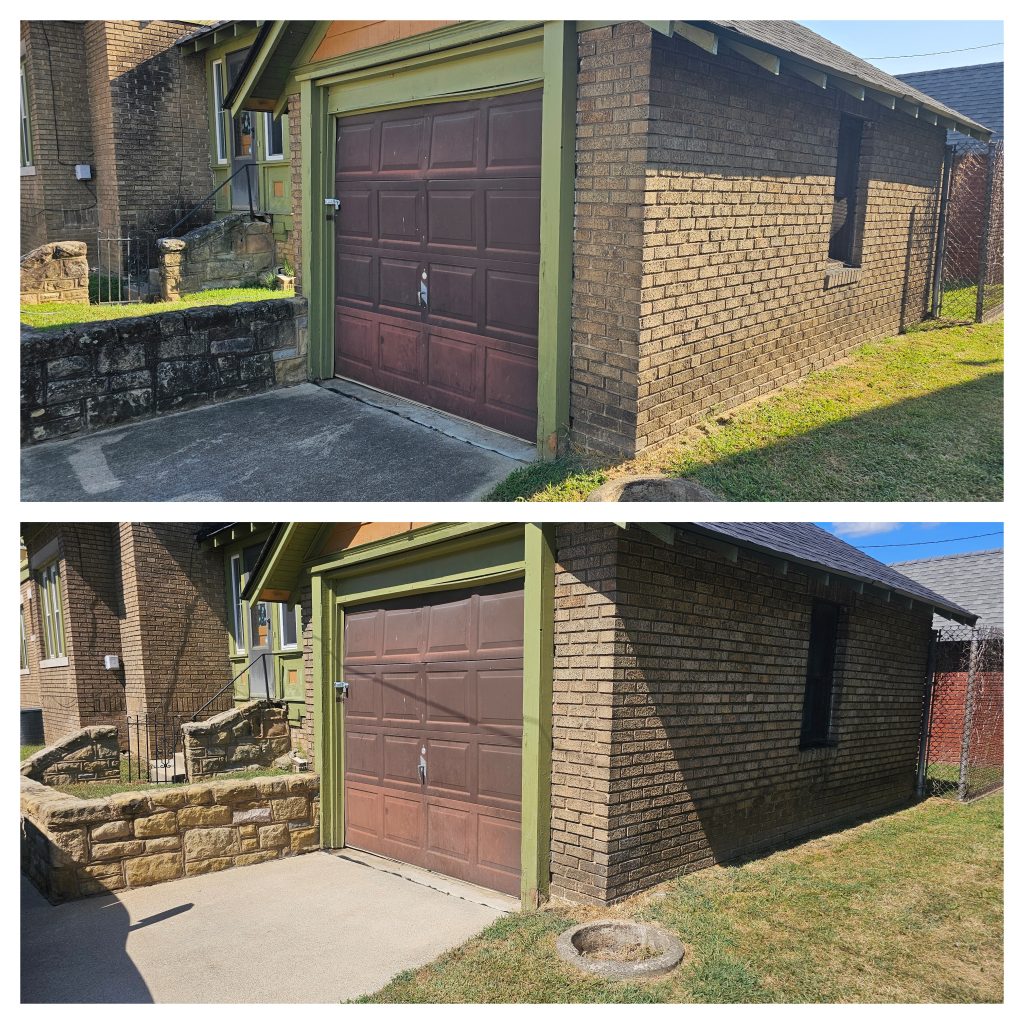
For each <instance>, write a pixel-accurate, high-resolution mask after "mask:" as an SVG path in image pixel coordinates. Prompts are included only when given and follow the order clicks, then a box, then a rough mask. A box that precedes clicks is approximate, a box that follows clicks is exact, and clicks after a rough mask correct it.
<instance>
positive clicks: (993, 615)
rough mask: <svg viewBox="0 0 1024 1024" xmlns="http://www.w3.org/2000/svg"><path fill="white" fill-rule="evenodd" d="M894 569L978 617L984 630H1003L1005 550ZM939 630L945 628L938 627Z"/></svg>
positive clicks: (901, 564)
mask: <svg viewBox="0 0 1024 1024" xmlns="http://www.w3.org/2000/svg"><path fill="white" fill-rule="evenodd" d="M892 567H893V568H894V569H897V570H899V572H901V573H902V574H903V575H904V576H909V577H910V578H911V579H912V580H917V582H918V583H921V584H923V585H924V586H926V587H930V588H931V589H932V590H938V591H940V592H941V593H943V594H945V595H946V596H947V597H949V598H950V599H951V600H953V601H956V602H957V603H958V604H962V605H966V606H967V607H968V608H970V609H971V610H972V611H973V612H975V613H976V614H977V616H978V625H979V626H981V627H982V628H985V629H1000V630H1001V629H1002V628H1003V550H1002V548H996V549H994V550H992V551H969V552H967V553H966V554H962V555H940V556H939V557H938V558H918V559H914V560H913V561H910V562H894V563H893V566H892ZM935 628H936V629H939V628H942V627H940V625H939V624H938V623H936V627H935Z"/></svg>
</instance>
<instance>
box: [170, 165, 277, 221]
mask: <svg viewBox="0 0 1024 1024" xmlns="http://www.w3.org/2000/svg"><path fill="white" fill-rule="evenodd" d="M251 170H252V164H242V166H241V167H239V168H238V170H237V171H232V172H231V174H229V175H228V176H227V177H226V178H225V179H224V180H223V181H222V182H221V183H220V184H219V185H218V186H217V187H216V188H215V189H214V190H213V191H212V192H211V193H210V194H209V195H208V196H207V197H206V198H205V199H202V200H200V201H199V202H198V203H196V205H195V206H193V207H192V209H191V210H189V211H188V213H186V214H185V216H184V217H182V218H181V219H180V220H178V221H177V222H175V223H174V224H173V225H172V226H171V227H170V228H168V230H167V234H166V235H165V236H164V237H165V238H173V237H174V232H175V231H177V230H178V228H180V227H181V225H182V224H184V223H185V222H186V221H187V220H188V219H189V217H191V216H192V214H193V213H195V212H196V211H197V210H199V209H201V208H202V207H204V206H205V205H206V204H207V203H208V202H209V201H210V200H211V199H212V198H213V197H214V196H215V195H216V194H217V193H218V192H219V191H220V190H221V189H222V188H227V186H228V185H230V184H231V182H232V181H234V180H235V178H237V177H238V175H240V174H241V173H242V171H245V190H246V193H247V195H248V199H249V218H250V220H256V217H257V214H256V208H255V207H254V206H253V202H252V177H251V174H250V172H251Z"/></svg>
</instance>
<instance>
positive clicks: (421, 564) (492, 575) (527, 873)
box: [312, 523, 554, 907]
mask: <svg viewBox="0 0 1024 1024" xmlns="http://www.w3.org/2000/svg"><path fill="white" fill-rule="evenodd" d="M473 525H474V524H452V525H451V526H449V527H447V528H446V529H441V530H438V529H436V528H427V529H425V530H418V531H414V532H413V533H412V534H406V535H403V536H401V537H396V538H390V539H389V540H388V541H384V542H381V543H380V544H377V545H374V547H375V550H376V551H377V553H378V556H379V558H376V559H373V560H369V561H368V560H366V559H365V558H363V559H360V560H356V559H353V564H352V565H351V566H350V567H349V568H348V569H344V568H342V569H340V570H339V569H337V568H336V567H335V568H334V569H328V568H326V567H314V568H313V570H312V572H313V576H312V584H313V608H312V615H313V666H314V674H315V710H314V718H313V720H314V731H315V743H316V750H315V753H316V762H317V767H318V770H319V772H320V780H321V781H320V786H321V790H320V837H321V842H322V844H323V845H324V846H325V847H328V848H340V847H343V846H344V845H345V786H344V777H345V775H344V770H345V741H344V737H345V729H344V713H345V711H344V703H343V702H342V701H340V700H339V699H338V698H337V696H336V691H335V686H334V683H335V680H340V679H342V678H343V676H342V666H343V664H344V644H343V639H344V635H345V610H346V608H348V607H350V606H353V605H357V604H365V603H367V602H370V601H375V600H388V599H391V598H395V597H407V596H412V595H415V594H425V593H430V592H436V591H439V590H457V589H463V588H466V587H471V586H479V585H484V584H487V583H498V582H501V581H503V580H509V579H522V580H523V587H524V612H523V615H524V623H523V625H524V644H523V748H522V756H523V776H522V784H523V790H522V853H521V858H522V884H521V898H522V902H523V906H524V907H536V906H537V905H538V904H539V903H540V902H542V901H543V899H544V898H545V895H546V893H547V889H548V877H549V873H550V847H551V841H550V827H551V713H552V705H551V674H552V671H553V641H552V630H553V625H554V542H553V533H552V528H551V527H548V526H542V525H540V524H535V523H527V524H525V525H521V524H510V525H504V526H496V527H494V528H493V529H485V530H479V529H469V527H472V526H473ZM410 552H415V554H416V556H417V557H415V558H413V559H412V561H411V563H410V557H409V556H410ZM331 564H333V565H335V566H336V562H335V563H331Z"/></svg>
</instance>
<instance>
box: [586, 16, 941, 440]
mask: <svg viewBox="0 0 1024 1024" xmlns="http://www.w3.org/2000/svg"><path fill="white" fill-rule="evenodd" d="M579 56H580V74H579V87H578V88H579V91H578V122H579V132H578V141H577V163H578V167H579V171H578V173H579V180H578V183H577V184H578V188H579V192H578V207H577V218H576V231H575V251H576V284H575V287H574V304H573V368H572V399H571V411H572V417H573V433H574V436H575V438H576V440H577V441H578V442H579V443H581V444H583V445H584V446H586V447H589V448H592V449H595V450H601V451H607V452H612V453H616V454H625V455H630V454H633V453H635V452H637V451H642V450H644V449H645V448H648V447H651V446H652V445H655V444H658V443H659V442H662V441H664V440H665V439H666V438H668V437H669V436H671V435H672V434H673V433H674V432H676V431H677V430H679V429H680V428H682V427H684V426H686V425H688V424H690V423H693V422H694V421H696V420H697V419H699V418H701V417H702V416H704V415H706V414H707V413H708V412H709V411H710V410H711V409H716V410H721V409H726V408H730V407H732V406H735V405H737V404H740V403H742V402H745V401H748V400H750V399H752V398H756V397H758V396H760V395H763V394H766V393H768V392H770V391H772V390H775V389H777V388H779V387H780V386H782V385H784V384H787V383H790V382H791V381H794V380H796V379H798V378H799V377H801V376H804V375H805V374H807V373H808V372H810V371H812V370H815V369H818V368H820V367H823V366H826V365H828V364H829V363H831V362H833V361H834V360H836V359H838V358H840V357H842V356H844V355H846V354H847V353H849V352H850V350H851V349H852V348H854V347H855V346H856V345H858V344H860V343H861V342H864V341H868V340H871V339H873V338H880V337H885V336H887V335H891V334H895V333H897V332H899V331H901V330H902V329H904V328H905V326H906V325H908V324H911V323H914V322H916V321H918V320H920V319H922V318H923V317H924V315H925V313H926V309H927V297H928V283H929V278H930V270H931V252H932V244H933V238H934V231H935V218H936V215H937V199H938V186H939V178H940V169H941V163H942V155H943V146H944V132H943V130H942V129H941V128H938V127H936V126H933V125H928V124H927V123H925V122H923V121H917V120H914V119H912V118H910V117H909V116H906V115H903V114H900V113H894V112H892V111H889V110H887V109H886V108H884V107H882V106H881V105H879V104H875V103H873V102H871V101H865V102H863V103H861V102H858V101H856V100H853V99H852V98H850V97H848V96H847V95H846V94H844V93H840V92H838V91H836V90H832V89H829V90H826V91H823V90H821V89H818V88H816V87H815V86H813V85H811V84H810V83H808V82H805V81H804V80H803V79H800V78H797V77H796V76H792V75H787V74H785V73H784V74H783V75H782V76H780V77H775V76H772V75H770V74H769V73H768V72H766V71H764V70H763V69H761V68H759V67H757V66H756V65H754V64H752V63H750V62H749V61H746V60H744V59H743V58H741V57H739V56H734V55H730V54H729V53H727V52H725V51H724V50H723V52H721V53H720V54H719V55H718V56H711V55H709V54H707V53H705V52H704V51H702V50H700V49H699V48H698V47H696V46H694V45H693V44H691V43H689V42H687V41H685V40H683V39H680V38H672V39H669V38H666V37H664V36H662V35H661V34H660V33H652V32H651V30H649V29H646V28H643V27H642V26H640V25H638V24H637V23H629V24H625V25H618V26H614V27H609V28H601V29H594V30H591V31H588V32H583V33H580V37H579ZM626 81H628V82H629V88H628V89H623V88H622V83H623V82H626ZM844 110H846V111H849V112H851V113H854V114H857V115H860V116H863V117H866V118H867V119H868V123H867V126H866V131H865V134H864V142H863V147H862V157H861V170H862V178H863V180H864V184H866V185H867V189H866V191H867V195H866V213H865V228H864V233H863V238H862V240H861V245H860V248H861V250H862V259H861V266H862V269H861V272H860V274H859V275H852V276H854V277H857V280H854V281H853V282H851V283H848V284H844V285H834V284H833V285H832V286H831V287H829V286H827V282H826V270H827V268H828V266H829V260H828V238H829V229H830V223H831V214H832V190H833V187H834V175H835V164H836V145H837V132H838V127H839V117H840V113H841V112H842V111H844ZM868 179H870V180H869V181H868ZM863 191H864V190H863V189H862V192H863Z"/></svg>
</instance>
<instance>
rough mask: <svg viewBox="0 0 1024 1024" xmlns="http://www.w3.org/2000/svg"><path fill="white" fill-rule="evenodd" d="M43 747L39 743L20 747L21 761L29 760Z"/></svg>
mask: <svg viewBox="0 0 1024 1024" xmlns="http://www.w3.org/2000/svg"><path fill="white" fill-rule="evenodd" d="M42 749H43V745H42V744H41V743H36V744H29V745H28V746H26V745H25V744H24V743H22V745H21V760H22V761H26V760H28V758H30V757H31V756H32V755H33V754H34V753H35V752H36V751H37V750H42Z"/></svg>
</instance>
